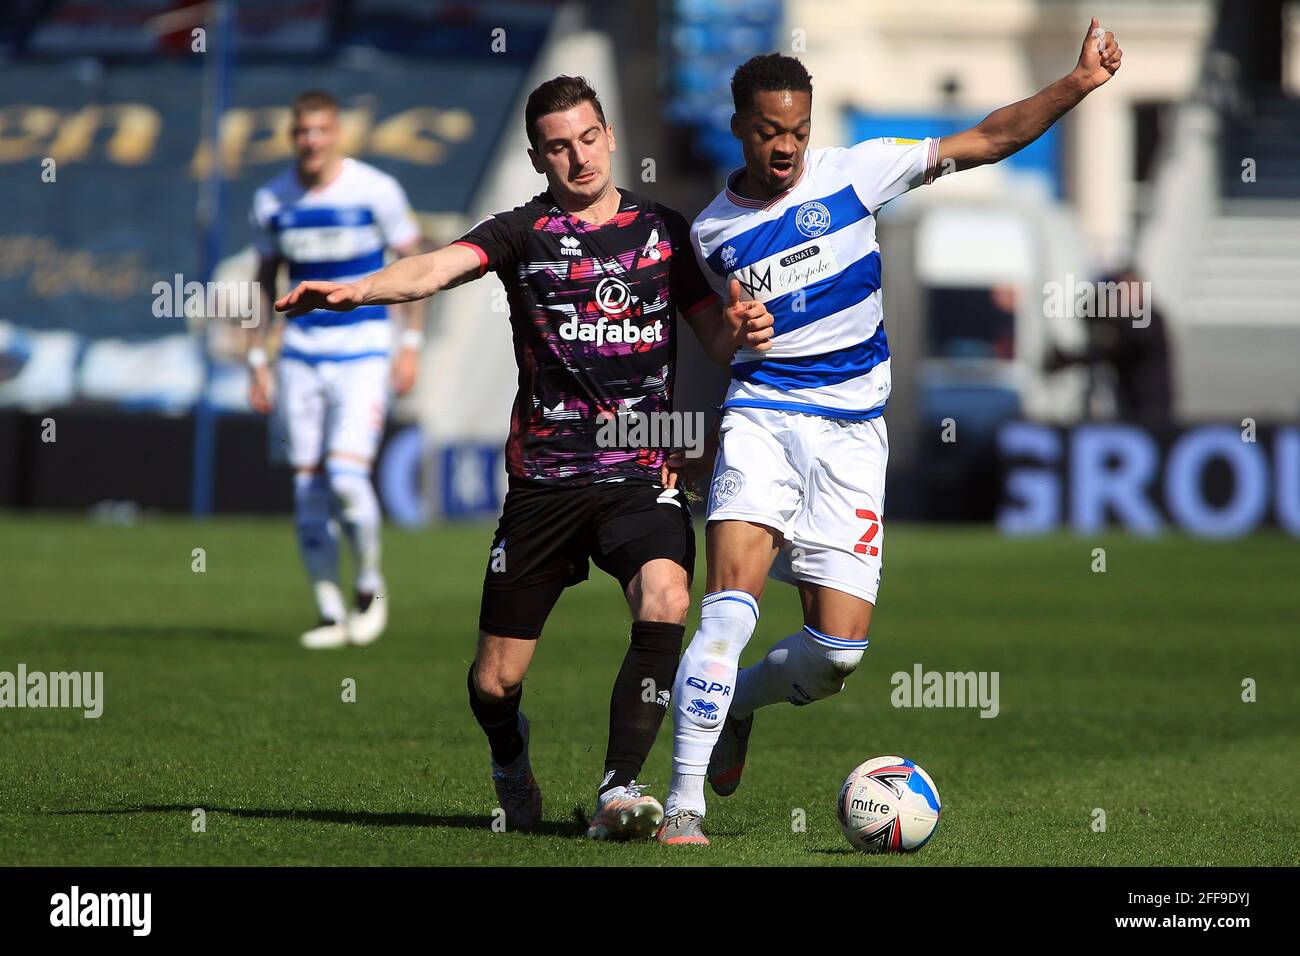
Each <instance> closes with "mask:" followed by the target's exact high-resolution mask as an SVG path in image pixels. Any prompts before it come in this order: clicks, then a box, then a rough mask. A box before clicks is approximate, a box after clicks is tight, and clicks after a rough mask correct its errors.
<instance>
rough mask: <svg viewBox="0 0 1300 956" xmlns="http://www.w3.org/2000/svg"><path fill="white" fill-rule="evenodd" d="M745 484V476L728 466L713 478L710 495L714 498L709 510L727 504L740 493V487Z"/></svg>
mask: <svg viewBox="0 0 1300 956" xmlns="http://www.w3.org/2000/svg"><path fill="white" fill-rule="evenodd" d="M744 485H745V476H744V475H742V474H741V473H740V472H738V471H736V469H734V468H728V469H727V470H726V471H724V472H723V473H722V474H720V475H718V477H717V478H714V479H713V487H712V489H710V492H711V494H710V497H711V498H712V499H713V502H712V505H711V507H710V509H709V510H711V511H713V510H717V509H718V508H721V507H722V506H723V505H725V504H726V503H727V502H728V501H730V500H731V499H732V498H734V497H736V495H738V494H740V489H741V488H743V487H744Z"/></svg>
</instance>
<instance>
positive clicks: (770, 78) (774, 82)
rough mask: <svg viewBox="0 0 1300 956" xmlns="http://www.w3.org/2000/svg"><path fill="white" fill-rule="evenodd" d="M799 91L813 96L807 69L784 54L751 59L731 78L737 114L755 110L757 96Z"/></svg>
mask: <svg viewBox="0 0 1300 956" xmlns="http://www.w3.org/2000/svg"><path fill="white" fill-rule="evenodd" d="M780 90H792V91H795V90H798V91H802V92H804V93H807V94H808V95H809V96H811V95H812V77H811V76H809V75H808V71H807V70H806V69H804V65H803V64H802V63H800V62H799V61H798V60H796V59H795V58H794V57H792V56H786V55H785V54H783V53H760V54H759V55H758V56H752V57H750V58H749V59H748V60H746V61H745V62H744V63H742V64H740V66H738V67H736V72H735V73H733V74H731V102H732V103H733V104H734V105H735V107H736V112H737V113H743V112H744V111H745V110H747V109H752V108H753V106H754V94H755V93H775V92H778V91H780Z"/></svg>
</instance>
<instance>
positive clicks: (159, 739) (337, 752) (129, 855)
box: [0, 515, 1300, 866]
mask: <svg viewBox="0 0 1300 956" xmlns="http://www.w3.org/2000/svg"><path fill="white" fill-rule="evenodd" d="M490 534H491V530H490V528H489V527H487V526H483V525H470V526H452V527H444V528H439V529H436V530H431V531H427V532H418V533H415V532H403V531H398V530H394V529H390V530H389V531H388V533H387V535H386V538H385V552H386V553H385V569H386V572H387V576H388V579H389V585H390V594H391V596H390V598H389V600H391V602H392V612H391V624H390V630H389V633H388V634H387V635H386V636H385V637H384V638H383V639H382V640H381V641H380V642H379V643H377V644H376V645H374V646H373V647H370V648H367V649H364V650H361V649H348V650H342V651H337V652H307V651H303V650H300V649H299V648H298V646H297V643H296V636H297V634H298V633H299V631H301V630H302V629H303V628H305V627H307V626H309V625H310V624H311V621H312V616H313V615H312V613H311V606H310V601H309V597H308V593H307V588H306V585H305V583H304V580H303V577H302V572H301V570H300V568H299V565H298V560H297V556H296V553H295V549H294V541H293V534H292V530H291V526H290V524H289V523H288V522H287V521H217V522H213V523H209V524H193V523H190V522H187V521H179V520H162V519H147V520H145V521H144V522H142V523H141V524H139V525H137V526H134V527H107V526H96V525H92V524H89V523H87V522H86V521H85V520H83V519H80V518H51V517H39V516H38V517H32V516H12V515H11V516H0V542H3V545H2V546H0V581H3V582H4V584H3V598H2V600H0V671H10V672H14V671H16V669H17V666H18V664H19V663H24V664H26V666H27V669H28V671H29V672H30V671H46V672H49V671H66V670H80V671H102V672H103V673H104V712H103V716H102V717H100V718H99V719H97V720H88V719H85V718H84V717H83V716H82V715H81V713H80V712H79V711H71V710H32V709H23V710H11V709H4V710H0V766H3V767H4V768H5V772H4V773H3V774H0V863H4V864H24V865H26V864H45V865H99V864H161V865H223V864H255V865H256V864H315V865H332V864H347V865H357V864H360V865H366V864H483V865H566V864H574V865H584V866H587V865H607V864H608V865H620V864H638V865H675V864H780V865H850V866H891V865H892V866H897V865H904V866H907V865H927V864H929V865H936V864H997V865H1001V864H1025V865H1054V864H1076V865H1111V864H1116V865H1118V864H1127V865H1178V866H1209V865H1251V864H1295V863H1297V861H1298V860H1300V851H1297V845H1298V843H1300V839H1298V837H1300V804H1298V803H1297V801H1296V799H1295V794H1296V793H1297V791H1300V760H1297V758H1296V755H1297V753H1300V645H1298V644H1297V638H1298V637H1300V612H1298V610H1297V603H1298V602H1297V586H1296V577H1297V571H1298V570H1300V548H1298V547H1297V543H1296V542H1295V541H1294V540H1292V539H1288V538H1286V537H1283V536H1281V535H1260V536H1257V537H1253V538H1249V539H1246V540H1241V541H1235V542H1229V543H1208V542H1203V541H1193V540H1189V539H1187V538H1183V537H1176V536H1171V537H1166V538H1162V539H1159V540H1154V541H1143V540H1136V539H1133V538H1128V537H1119V536H1114V537H1103V538H1098V539H1090V538H1089V539H1085V538H1075V537H1068V536H1060V537H1052V538H1044V539H1032V540H1010V539H1005V538H1000V537H998V536H997V535H995V534H994V533H993V532H991V531H988V530H984V529H981V530H956V529H944V528H931V527H919V526H905V525H903V526H900V525H895V526H893V528H892V530H891V531H890V534H889V538H888V553H887V556H886V564H885V579H884V583H883V587H882V590H881V605H880V608H879V610H878V612H877V614H876V617H875V620H874V622H873V626H872V644H871V649H870V650H869V651H868V652H867V655H866V657H865V659H864V662H863V666H862V667H861V668H860V669H859V671H858V672H857V673H856V674H855V675H854V676H853V677H852V678H850V680H849V684H848V687H847V688H846V690H845V691H844V692H843V693H841V694H840V695H838V696H837V697H834V698H832V699H830V700H828V701H823V702H820V703H817V704H815V705H813V706H811V707H806V708H793V707H788V706H784V705H782V706H779V707H773V708H768V709H765V710H763V711H760V713H759V715H758V719H757V721H756V724H755V730H754V738H753V746H752V748H751V751H750V762H749V766H748V768H747V771H746V775H745V782H744V785H743V786H742V788H741V789H740V791H739V792H738V793H737V794H736V795H735V796H733V797H731V798H728V799H726V800H723V799H718V798H714V799H713V800H712V802H711V804H710V813H709V817H708V821H707V826H708V832H709V833H710V836H711V837H712V838H713V840H714V845H713V846H712V847H709V848H694V847H679V848H666V847H659V846H657V845H652V844H646V845H637V846H627V845H622V846H617V845H606V844H595V843H590V842H587V841H585V840H584V839H582V838H581V834H582V830H581V828H580V827H579V826H578V825H577V824H576V823H575V822H574V820H573V808H574V805H575V804H581V805H582V806H583V807H584V809H587V810H589V809H590V807H591V804H592V800H593V796H594V788H595V785H596V783H597V781H598V778H599V775H600V770H601V764H602V758H603V756H604V748H605V728H606V716H607V709H608V704H609V689H610V684H611V682H612V680H613V676H614V673H615V671H616V670H617V668H618V665H619V661H620V660H621V658H622V654H623V651H624V647H625V644H626V641H627V634H628V628H629V625H630V619H629V616H628V612H627V608H626V605H625V604H624V602H623V601H622V598H621V596H620V595H619V594H618V588H617V585H616V584H615V583H614V582H613V581H612V580H610V579H608V578H606V577H604V576H603V575H601V574H600V573H599V572H598V571H596V570H595V569H593V578H592V580H591V581H589V582H588V583H586V584H584V585H582V586H580V587H578V588H576V589H572V590H570V591H569V592H568V593H567V594H566V595H565V596H564V598H563V599H562V600H561V602H560V605H559V607H558V608H557V610H556V612H555V614H554V615H553V617H552V619H551V622H550V625H549V627H548V630H547V633H546V635H545V636H544V637H543V638H542V646H541V647H540V648H539V651H538V656H537V660H536V663H535V666H534V670H533V672H532V673H531V674H530V675H529V678H528V681H527V683H526V685H525V693H524V708H525V710H526V712H527V713H528V714H529V716H530V718H531V720H532V722H533V740H532V748H533V749H532V752H533V764H534V768H535V770H536V772H537V776H538V779H539V781H540V783H541V785H542V788H543V791H544V794H545V803H546V821H545V825H544V827H543V828H542V830H541V832H540V833H535V834H531V835H523V834H513V833H495V832H493V830H492V829H491V827H490V822H491V817H490V814H491V810H492V808H493V806H494V805H495V800H494V798H493V795H492V789H491V784H490V781H489V778H488V772H487V748H486V743H485V741H484V740H483V738H482V736H481V734H480V732H479V730H478V728H477V726H476V725H475V724H474V722H473V719H472V718H471V716H470V714H469V711H468V707H467V704H466V700H465V671H466V667H467V664H468V661H469V659H470V657H471V655H472V653H473V645H474V636H475V625H476V622H477V615H478V601H479V585H480V582H481V579H482V572H483V566H484V563H485V561H486V559H487V550H488V546H489V543H490V540H489V536H490ZM1097 547H1101V548H1104V549H1105V552H1106V567H1107V570H1106V572H1105V573H1094V572H1093V571H1092V570H1091V565H1092V563H1093V554H1092V551H1093V549H1094V548H1097ZM195 548H203V549H204V552H205V559H206V570H205V571H203V572H202V573H197V572H195V571H194V570H192V565H193V562H194V560H195V558H194V556H193V553H192V552H193V549H195ZM702 553H703V552H702V551H701V554H702ZM700 570H701V572H702V570H703V569H702V567H701V569H700ZM702 578H703V575H702V573H701V575H700V580H699V581H698V582H697V587H696V597H697V598H698V596H699V590H700V587H699V585H701V584H702ZM696 619H697V618H696V615H695V614H694V613H692V616H691V619H690V621H688V625H687V636H688V638H689V635H690V633H691V630H692V629H693V627H694V624H695V621H696ZM799 624H800V621H799V612H798V601H797V597H796V595H795V593H794V591H793V590H792V589H790V588H788V587H786V586H784V585H780V584H777V583H772V584H771V585H770V587H769V590H768V593H767V595H766V596H765V598H764V601H763V619H762V621H761V622H760V624H759V628H758V631H757V632H756V634H755V637H754V640H753V642H752V643H751V645H750V648H749V649H748V651H747V653H746V656H745V661H744V662H745V663H749V662H752V661H753V660H755V659H757V658H758V657H759V656H760V655H761V654H762V653H763V652H764V651H765V650H766V648H767V647H768V646H769V645H770V644H771V643H772V642H773V641H774V640H776V639H777V638H779V637H781V636H784V635H786V634H789V633H791V632H793V631H795V630H796V629H797V628H798V627H799ZM918 663H919V664H921V665H922V666H923V667H924V669H925V670H927V671H929V670H937V671H972V670H973V671H996V672H997V673H998V675H999V692H1000V701H999V703H1000V712H999V714H998V716H997V717H996V718H993V719H983V718H981V717H980V716H979V715H978V712H977V710H975V709H909V708H895V707H894V706H892V704H891V699H890V698H891V694H892V692H893V690H894V687H893V685H892V683H891V675H893V674H894V673H895V672H899V671H906V672H909V673H910V672H911V671H912V669H913V667H914V666H915V665H916V664H918ZM349 678H350V679H352V680H353V681H355V687H356V701H355V702H354V703H346V702H344V700H343V699H342V698H343V686H344V682H345V680H347V679H349ZM1247 678H1252V679H1253V680H1254V681H1255V682H1256V683H1257V694H1258V700H1257V702H1254V703H1246V702H1243V700H1242V693H1243V690H1242V683H1243V681H1244V680H1245V679H1247ZM670 749H671V730H670V723H669V722H665V727H664V730H663V731H662V732H661V734H660V737H659V741H658V743H657V744H656V747H655V750H654V752H653V754H652V755H651V758H650V761H649V764H648V765H647V768H646V772H645V773H644V775H643V778H644V779H647V780H649V781H650V783H651V792H653V793H656V794H657V795H659V796H660V797H661V798H662V797H663V796H664V794H665V790H666V783H667V780H668V764H669V755H670ZM886 753H899V754H903V755H905V756H908V757H911V758H912V759H914V760H916V761H918V762H919V763H921V764H922V765H923V766H924V767H925V768H926V769H927V770H928V771H929V772H930V774H931V776H932V777H933V778H934V780H935V782H936V783H937V785H938V788H939V793H940V796H941V798H942V800H943V806H944V810H943V817H942V820H941V822H940V824H939V830H938V832H937V834H936V835H935V837H934V839H933V840H932V841H931V842H930V844H929V845H928V846H926V847H925V848H924V849H923V850H922V851H921V852H920V853H918V854H916V855H914V856H911V857H904V858H881V857H866V856H863V855H861V854H858V853H856V852H853V851H851V850H850V849H849V847H848V844H847V843H846V842H845V841H844V839H843V837H842V836H841V835H840V833H839V830H838V828H837V827H836V824H835V821H834V816H833V805H834V801H835V797H836V795H837V793H838V788H839V784H840V783H841V781H842V780H843V779H844V777H845V775H846V774H847V773H848V771H849V770H850V769H851V768H852V767H853V766H854V765H856V764H857V763H859V762H860V761H862V760H864V759H866V758H867V757H870V756H874V755H877V754H886ZM1098 808H1100V809H1101V810H1103V811H1104V812H1105V824H1106V827H1105V832H1095V831H1094V826H1095V823H1094V821H1095V820H1096V819H1097V818H1096V815H1095V811H1096V810H1097V809H1098ZM196 809H202V810H203V811H204V812H205V814H206V830H205V831H204V832H195V819H196V817H195V814H194V811H195V810H196ZM801 820H802V821H803V823H804V826H803V827H800V826H799V824H800V822H801Z"/></svg>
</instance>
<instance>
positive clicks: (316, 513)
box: [293, 472, 347, 621]
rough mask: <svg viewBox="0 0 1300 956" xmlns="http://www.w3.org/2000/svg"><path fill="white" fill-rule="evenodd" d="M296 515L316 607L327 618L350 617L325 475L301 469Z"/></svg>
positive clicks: (296, 483)
mask: <svg viewBox="0 0 1300 956" xmlns="http://www.w3.org/2000/svg"><path fill="white" fill-rule="evenodd" d="M293 514H294V525H295V526H296V528H297V531H298V553H299V554H301V555H302V564H303V567H304V568H306V569H307V577H308V579H309V580H310V581H311V588H312V596H313V597H314V598H315V599H316V609H317V611H319V612H320V616H321V618H322V619H323V620H327V621H342V620H343V619H344V618H346V617H347V608H346V606H345V605H344V602H343V592H342V591H341V590H339V583H338V578H339V538H338V528H337V527H336V526H335V524H334V518H333V516H332V508H331V495H330V487H329V482H328V481H327V480H326V478H325V476H324V475H322V474H319V473H306V472H298V473H296V474H295V475H294V476H293Z"/></svg>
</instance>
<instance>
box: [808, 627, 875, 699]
mask: <svg viewBox="0 0 1300 956" xmlns="http://www.w3.org/2000/svg"><path fill="white" fill-rule="evenodd" d="M865 650H866V646H865V644H864V645H863V646H862V647H856V648H843V647H830V646H827V645H826V644H824V643H822V642H821V641H818V640H815V639H813V638H812V637H811V636H810V635H807V634H805V635H804V643H803V651H804V655H805V658H806V660H807V661H808V664H809V665H810V666H809V667H807V668H806V669H805V673H807V674H809V675H810V676H809V679H808V684H809V686H807V687H804V688H803V689H804V691H805V692H806V693H807V695H808V697H809V698H810V699H811V700H823V699H825V698H827V697H832V696H834V695H835V694H838V693H839V692H840V691H842V690H843V689H844V681H845V680H846V679H847V678H848V676H849V675H850V674H852V673H853V672H854V671H855V670H857V669H858V665H859V664H860V663H861V662H862V654H863V651H865Z"/></svg>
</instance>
